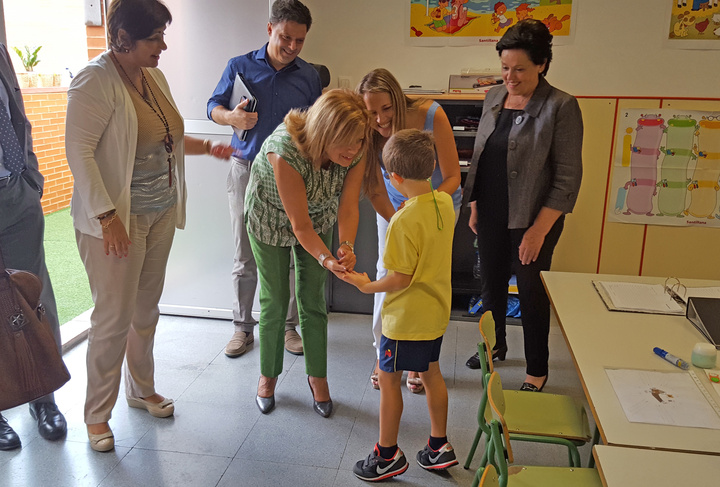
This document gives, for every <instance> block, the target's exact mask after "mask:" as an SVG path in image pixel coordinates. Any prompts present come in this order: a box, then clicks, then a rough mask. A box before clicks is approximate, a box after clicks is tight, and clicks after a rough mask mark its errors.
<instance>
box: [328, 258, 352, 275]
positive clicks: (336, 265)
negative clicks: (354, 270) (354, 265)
mask: <svg viewBox="0 0 720 487" xmlns="http://www.w3.org/2000/svg"><path fill="white" fill-rule="evenodd" d="M323 267H325V269H327V270H329V271H330V272H332V273H333V274H335V275H336V276H337V277H339V278H340V279H342V276H343V274H345V272H347V269H346V268H345V266H344V265H342V264H341V263H340V262H338V261H337V260H336V259H335V257H328V258H327V259H325V262H323Z"/></svg>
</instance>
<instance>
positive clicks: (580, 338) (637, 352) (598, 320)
mask: <svg viewBox="0 0 720 487" xmlns="http://www.w3.org/2000/svg"><path fill="white" fill-rule="evenodd" d="M542 278H543V282H544V283H545V288H546V289H547V291H548V295H549V296H550V301H551V303H552V305H553V310H554V316H553V319H555V318H557V321H558V323H559V324H560V328H561V330H562V332H563V334H564V336H565V341H566V342H567V345H568V348H569V349H570V353H571V355H572V357H573V361H574V362H575V367H576V369H577V371H578V374H579V376H580V381H581V382H582V384H583V388H584V389H585V395H586V397H587V399H588V402H589V403H590V407H591V410H592V414H593V416H594V417H595V421H596V423H597V425H598V427H599V429H600V434H601V436H602V440H603V442H604V443H605V444H606V445H615V446H632V447H640V448H652V449H661V450H670V451H685V452H704V453H710V454H714V455H720V430H717V429H706V428H689V427H681V426H669V425H658V424H646V423H631V422H630V421H628V420H627V417H626V416H625V413H624V412H623V409H622V406H621V404H620V401H619V400H618V398H617V396H616V394H615V390H614V389H613V386H612V384H611V383H610V380H609V379H608V376H607V373H606V372H605V369H606V368H618V369H640V370H658V371H666V372H677V371H679V369H677V368H676V367H675V366H674V365H672V364H670V363H668V362H665V361H663V360H662V359H660V358H659V357H657V356H656V355H655V354H654V353H653V351H652V349H653V347H660V348H663V349H665V350H667V351H668V352H670V353H672V354H674V355H677V356H679V357H681V358H683V359H685V360H687V361H688V362H689V361H690V355H691V352H692V348H693V346H694V345H695V343H697V342H703V341H705V338H704V337H703V336H702V335H701V334H700V332H698V331H697V330H696V329H695V327H694V326H693V325H692V324H691V323H690V322H689V321H688V320H687V319H686V318H685V317H684V316H669V315H656V314H644V313H624V312H617V311H608V310H607V308H606V307H605V304H604V303H603V301H602V299H601V298H600V296H599V295H598V293H597V291H596V290H595V288H594V287H593V284H592V281H593V280H605V281H627V282H643V283H659V284H663V283H664V282H665V279H664V278H656V277H633V276H615V275H601V274H581V273H566V272H543V273H542ZM681 280H682V281H683V283H685V284H686V285H688V286H720V282H718V281H701V280H690V279H681ZM691 369H693V370H695V372H696V374H697V376H698V377H699V378H700V380H701V381H702V383H703V385H704V386H705V388H706V389H707V390H708V391H709V392H710V395H711V397H712V398H713V399H714V400H715V402H716V403H717V404H720V397H718V395H717V394H716V393H715V391H714V390H713V388H712V386H711V385H710V381H708V379H707V376H706V375H705V373H704V371H703V370H702V369H698V368H696V367H693V366H691ZM627 485H633V484H632V483H630V484H627ZM638 485H639V484H638ZM646 485H647V484H646Z"/></svg>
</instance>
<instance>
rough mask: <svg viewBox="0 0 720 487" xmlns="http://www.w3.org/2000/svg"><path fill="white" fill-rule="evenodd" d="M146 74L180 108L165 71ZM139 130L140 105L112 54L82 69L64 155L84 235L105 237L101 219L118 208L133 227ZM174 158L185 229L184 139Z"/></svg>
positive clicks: (72, 94)
mask: <svg viewBox="0 0 720 487" xmlns="http://www.w3.org/2000/svg"><path fill="white" fill-rule="evenodd" d="M147 71H148V73H149V74H150V75H151V76H152V77H153V79H154V80H155V82H156V83H157V84H158V86H159V87H160V89H161V90H162V92H163V94H164V95H165V97H166V98H167V99H168V100H169V101H170V103H171V104H172V106H173V107H174V108H175V110H177V106H176V105H175V101H174V100H173V99H172V96H171V95H170V87H169V86H168V83H167V80H166V79H165V76H164V75H163V74H162V71H160V70H159V69H157V68H149V69H148V70H147ZM178 113H179V111H178ZM137 132H138V122H137V114H136V113H135V106H134V105H133V102H132V99H131V98H130V94H129V93H128V91H127V89H126V88H125V84H124V83H123V81H122V78H120V74H119V73H118V71H117V69H116V68H115V65H114V64H113V61H112V59H111V58H110V51H107V52H105V53H103V54H101V55H100V56H98V57H96V58H95V59H93V60H92V61H90V62H89V63H88V65H87V66H85V67H84V68H83V69H82V70H80V72H79V73H78V74H77V76H75V78H73V80H72V83H71V84H70V88H69V89H68V108H67V119H66V124H65V152H66V154H67V160H68V165H69V166H70V170H71V171H72V174H73V178H74V179H75V183H74V187H73V195H72V202H71V209H70V214H71V215H72V217H73V223H74V225H75V228H76V229H77V230H79V231H80V232H82V233H84V234H87V235H92V236H93V237H97V238H102V227H101V226H100V222H99V221H98V220H97V216H98V215H101V214H103V213H105V212H107V211H110V210H112V209H113V208H115V210H116V211H117V215H118V218H120V220H121V221H122V222H123V225H125V228H128V221H129V219H130V183H131V180H132V173H133V167H134V164H135V151H136V148H137V136H138V134H137ZM175 156H176V163H177V198H178V199H177V204H176V205H175V207H176V211H177V218H176V221H177V223H176V226H177V228H184V227H185V202H186V200H187V188H186V185H185V144H184V141H183V139H182V138H181V139H180V140H178V141H176V143H175Z"/></svg>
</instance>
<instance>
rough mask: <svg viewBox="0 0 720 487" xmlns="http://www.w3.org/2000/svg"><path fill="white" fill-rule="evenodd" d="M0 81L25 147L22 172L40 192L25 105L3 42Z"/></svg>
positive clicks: (20, 139)
mask: <svg viewBox="0 0 720 487" xmlns="http://www.w3.org/2000/svg"><path fill="white" fill-rule="evenodd" d="M0 81H2V83H3V84H4V85H5V89H6V90H7V93H8V98H9V104H10V115H11V118H12V124H13V128H14V129H15V133H16V134H17V136H18V140H19V141H20V146H23V147H25V153H26V154H27V169H26V170H25V172H24V173H23V177H24V178H25V180H26V181H27V182H28V183H29V184H30V186H32V187H33V188H35V189H36V190H37V191H38V192H39V193H40V194H42V192H43V184H44V178H43V175H42V174H40V170H39V169H38V160H37V157H36V156H35V153H34V152H33V147H32V134H31V130H32V127H31V126H30V121H29V120H28V119H27V117H26V116H25V105H24V104H23V99H22V93H20V87H19V86H18V82H17V76H15V69H13V66H12V62H11V61H10V55H9V54H8V51H7V48H6V47H5V45H4V44H0Z"/></svg>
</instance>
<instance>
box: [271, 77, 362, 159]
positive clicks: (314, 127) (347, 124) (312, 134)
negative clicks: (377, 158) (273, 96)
mask: <svg viewBox="0 0 720 487" xmlns="http://www.w3.org/2000/svg"><path fill="white" fill-rule="evenodd" d="M285 125H286V126H287V131H288V133H289V134H290V137H291V138H292V140H293V142H294V143H295V146H296V147H297V148H298V150H299V151H300V153H301V154H302V155H303V156H304V157H305V158H306V159H308V160H309V161H310V163H311V164H312V166H313V168H315V169H316V170H317V169H320V166H322V165H323V163H324V162H326V161H327V160H328V159H327V153H326V152H327V150H328V149H329V148H330V147H332V146H337V145H343V144H348V143H354V142H355V141H356V140H358V139H363V146H362V148H361V152H362V151H364V150H365V148H366V147H367V136H368V132H369V131H370V114H369V113H368V111H367V110H366V109H365V103H364V102H363V100H362V98H361V97H360V96H359V95H358V94H357V93H353V92H352V91H350V90H345V89H337V90H330V91H328V92H326V93H325V94H323V95H322V96H321V97H320V98H318V99H317V100H316V101H315V103H314V104H313V105H312V106H311V107H310V108H308V110H307V111H301V110H298V109H293V110H290V112H288V114H287V115H285Z"/></svg>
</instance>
